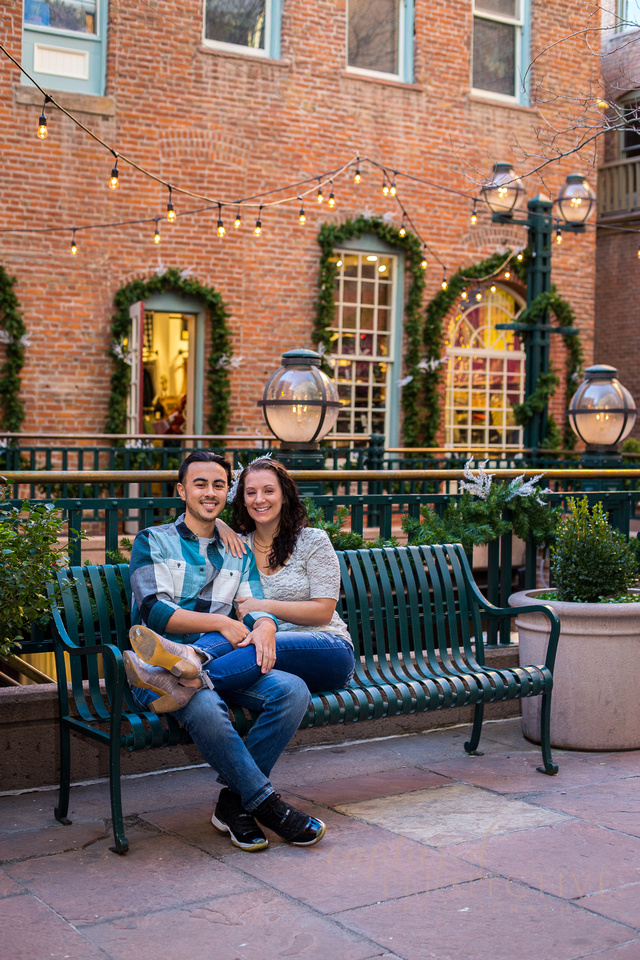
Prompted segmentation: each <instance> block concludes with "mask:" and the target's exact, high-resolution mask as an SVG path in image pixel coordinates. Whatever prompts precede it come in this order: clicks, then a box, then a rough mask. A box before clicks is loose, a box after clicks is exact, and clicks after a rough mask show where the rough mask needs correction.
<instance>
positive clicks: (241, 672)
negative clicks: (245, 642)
mask: <svg viewBox="0 0 640 960" xmlns="http://www.w3.org/2000/svg"><path fill="white" fill-rule="evenodd" d="M197 647H198V650H202V651H203V652H204V653H206V654H208V655H209V656H210V657H211V658H212V659H211V660H210V661H209V662H208V663H205V665H204V667H203V669H204V670H206V672H207V673H208V674H209V676H210V677H211V679H212V681H213V685H214V687H215V689H216V690H219V691H220V692H221V693H226V692H227V691H228V690H244V689H245V688H246V687H248V686H250V685H251V684H252V683H254V682H255V681H256V680H258V679H259V677H260V676H261V675H262V674H261V672H260V670H261V668H260V667H259V666H258V665H257V664H256V649H255V647H254V646H252V645H251V646H248V647H240V648H235V649H234V647H232V646H231V644H230V643H229V641H228V640H226V639H225V638H224V637H223V636H222V634H221V633H205V634H204V635H203V636H202V637H200V639H199V641H198V643H197ZM353 668H354V659H353V648H352V647H351V645H350V644H349V643H347V641H346V640H343V639H342V637H336V636H334V635H333V634H332V633H325V632H324V631H322V630H306V631H304V632H302V631H295V630H282V631H278V633H276V663H275V669H276V670H284V671H285V672H286V673H293V674H295V676H296V677H300V679H301V680H304V682H305V683H306V685H307V686H308V687H309V690H310V691H311V692H312V693H318V691H320V690H334V689H336V687H344V686H345V685H346V684H347V683H348V682H349V680H350V679H351V677H352V676H353Z"/></svg>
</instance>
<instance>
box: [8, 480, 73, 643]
mask: <svg viewBox="0 0 640 960" xmlns="http://www.w3.org/2000/svg"><path fill="white" fill-rule="evenodd" d="M7 500H8V491H7V488H6V487H0V556H1V558H2V562H1V563H0V656H7V655H8V654H10V653H11V651H12V650H13V649H14V647H15V646H19V645H20V640H21V639H23V637H24V634H25V631H27V630H28V629H29V628H30V626H31V624H32V623H35V624H38V625H40V626H45V625H46V623H47V622H48V620H49V614H50V610H51V605H52V600H51V598H49V597H48V596H47V590H46V584H47V582H48V581H50V580H52V579H53V572H54V570H55V569H56V568H57V567H61V566H64V565H65V563H66V557H65V556H64V552H65V550H66V547H64V546H61V545H60V544H59V542H58V537H59V536H60V535H61V534H62V533H63V532H64V519H63V517H62V515H61V513H60V511H59V510H55V508H54V507H53V506H52V505H51V504H48V503H42V504H36V505H31V504H29V503H28V502H27V501H25V502H24V503H23V504H22V506H21V507H16V506H12V505H10V504H8V503H7Z"/></svg>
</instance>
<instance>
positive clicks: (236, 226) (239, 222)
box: [233, 207, 242, 230]
mask: <svg viewBox="0 0 640 960" xmlns="http://www.w3.org/2000/svg"><path fill="white" fill-rule="evenodd" d="M241 226H242V217H241V216H240V207H238V209H237V210H236V218H235V220H234V221H233V227H234V230H239V229H240V227H241Z"/></svg>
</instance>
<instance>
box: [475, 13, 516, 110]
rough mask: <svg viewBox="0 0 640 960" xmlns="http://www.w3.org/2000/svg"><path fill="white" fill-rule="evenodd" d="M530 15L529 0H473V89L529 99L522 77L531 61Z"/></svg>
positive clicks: (507, 97)
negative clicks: (529, 46) (529, 47)
mask: <svg viewBox="0 0 640 960" xmlns="http://www.w3.org/2000/svg"><path fill="white" fill-rule="evenodd" d="M528 19H529V18H528V0H474V4H473V51H472V68H471V72H472V81H471V85H472V87H473V89H474V91H477V92H478V93H480V94H482V95H487V94H488V95H489V96H491V97H495V98H496V99H500V100H510V101H512V102H517V103H526V102H527V98H526V89H525V85H524V82H523V78H524V74H525V72H526V68H527V66H528V64H529V57H528V33H529V31H528Z"/></svg>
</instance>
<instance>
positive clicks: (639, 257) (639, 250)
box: [638, 247, 640, 260]
mask: <svg viewBox="0 0 640 960" xmlns="http://www.w3.org/2000/svg"><path fill="white" fill-rule="evenodd" d="M638 260H640V247H638Z"/></svg>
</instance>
